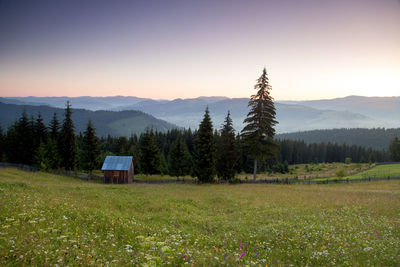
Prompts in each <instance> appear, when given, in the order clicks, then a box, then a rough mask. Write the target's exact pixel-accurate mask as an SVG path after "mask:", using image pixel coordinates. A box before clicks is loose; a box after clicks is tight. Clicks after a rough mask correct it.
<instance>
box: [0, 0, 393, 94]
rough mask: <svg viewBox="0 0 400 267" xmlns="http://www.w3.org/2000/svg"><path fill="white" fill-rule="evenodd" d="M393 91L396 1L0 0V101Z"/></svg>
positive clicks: (389, 92) (387, 92)
mask: <svg viewBox="0 0 400 267" xmlns="http://www.w3.org/2000/svg"><path fill="white" fill-rule="evenodd" d="M264 67H266V69H267V72H268V77H269V79H270V84H271V86H272V91H271V95H272V96H273V97H274V98H275V99H277V100H305V99H328V98H335V97H344V96H348V95H364V96H399V95H400V0H351V1H349V0H335V1H332V0H246V1H243V0H240V1H239V0H230V1H227V0H226V1H224V0H218V1H215V0H212V1H209V0H201V1H193V0H159V1H153V0H144V1H134V0H131V1H128V0H126V1H103V0H80V1H70V0H65V1H62V0H48V1H43V0H35V1H32V0H26V1H22V0H21V1H20V0H0V96H3V97H12V96H71V97H73V96H114V95H124V96H137V97H148V98H153V99H175V98H193V97H198V96H227V97H232V98H234V97H249V96H250V95H252V94H254V92H255V91H254V84H255V81H256V79H257V78H258V77H259V76H260V75H261V73H262V69H263V68H264Z"/></svg>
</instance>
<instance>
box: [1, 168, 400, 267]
mask: <svg viewBox="0 0 400 267" xmlns="http://www.w3.org/2000/svg"><path fill="white" fill-rule="evenodd" d="M399 207H400V181H381V182H369V183H356V184H334V185H266V184H257V185H254V184H242V185H192V184H164V185H146V184H134V185H103V184H97V183H90V182H85V181H80V180H78V179H74V178H71V177H63V176H56V175H52V174H47V173H30V172H23V171H20V170H15V169H0V265H3V266H4V265H6V266H7V265H8V266H15V265H36V266H38V265H40V266H42V265H45V266H48V265H56V264H57V265H59V266H65V265H70V266H72V265H73V266H75V265H84V266H87V265H104V264H111V265H140V266H146V265H158V266H160V265H168V264H170V265H175V266H181V265H185V264H187V265H190V266H192V265H193V266H204V265H211V266H221V265H234V266H237V265H240V266H245V265H249V266H251V265H256V266H266V265H268V266H271V265H272V266H278V265H280V266H290V265H294V266H304V265H309V266H328V265H329V266H331V265H340V266H353V265H355V266H367V265H372V266H374V265H375V266H396V265H398V264H399V262H400V218H399V214H400V208H399ZM241 244H242V245H241ZM240 246H241V248H240ZM241 256H242V257H241Z"/></svg>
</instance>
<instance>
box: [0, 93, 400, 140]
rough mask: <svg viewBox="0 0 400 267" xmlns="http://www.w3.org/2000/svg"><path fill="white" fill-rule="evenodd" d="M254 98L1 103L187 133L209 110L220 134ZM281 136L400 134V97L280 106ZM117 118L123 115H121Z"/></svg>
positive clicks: (36, 99) (284, 103) (17, 100)
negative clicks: (134, 117) (153, 122)
mask: <svg viewBox="0 0 400 267" xmlns="http://www.w3.org/2000/svg"><path fill="white" fill-rule="evenodd" d="M248 100H249V99H248V98H227V97H199V98H192V99H175V100H153V99H148V98H138V97H123V96H114V97H12V98H0V102H3V103H10V104H18V105H48V106H53V107H58V108H64V107H65V103H66V101H70V103H71V104H72V107H73V108H78V109H79V108H83V109H88V110H92V111H96V110H109V111H127V110H139V111H142V112H145V113H148V114H150V115H152V116H154V117H156V118H158V119H162V120H165V121H168V122H170V123H172V124H175V125H178V126H181V127H186V128H188V127H190V128H192V129H195V128H197V127H198V125H199V123H200V121H201V120H202V117H203V114H204V110H205V108H206V107H207V106H208V107H209V109H210V114H211V117H212V120H213V124H214V127H216V128H220V126H221V125H222V123H223V121H224V118H225V116H226V113H227V111H228V110H230V112H231V117H232V120H233V124H234V127H235V129H236V130H237V131H240V130H241V129H242V128H243V120H244V118H245V117H246V115H247V113H248V107H247V104H248ZM275 106H276V109H277V120H278V122H279V124H278V125H277V126H276V129H277V132H278V133H288V132H297V131H308V130H314V129H334V128H376V127H386V128H396V127H399V126H400V116H399V115H400V97H362V96H348V97H345V98H336V99H331V100H312V101H276V102H275ZM116 114H117V113H116Z"/></svg>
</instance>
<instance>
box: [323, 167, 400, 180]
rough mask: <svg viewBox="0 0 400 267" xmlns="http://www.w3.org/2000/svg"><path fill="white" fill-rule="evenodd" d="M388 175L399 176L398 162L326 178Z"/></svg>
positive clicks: (337, 178)
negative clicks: (343, 175)
mask: <svg viewBox="0 0 400 267" xmlns="http://www.w3.org/2000/svg"><path fill="white" fill-rule="evenodd" d="M388 177H400V164H389V165H378V166H374V167H372V168H370V169H367V170H365V171H361V172H359V173H356V174H353V175H346V176H345V177H336V176H333V177H329V178H328V180H341V179H345V180H346V179H347V178H348V179H350V180H358V179H364V178H372V179H373V178H380V179H382V178H388ZM326 179H327V178H325V179H315V180H326Z"/></svg>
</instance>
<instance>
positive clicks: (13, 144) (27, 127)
mask: <svg viewBox="0 0 400 267" xmlns="http://www.w3.org/2000/svg"><path fill="white" fill-rule="evenodd" d="M32 124H33V123H32V120H29V119H28V116H27V114H26V112H25V110H24V111H23V113H22V116H21V118H20V119H19V120H18V122H17V123H16V124H15V125H14V126H13V128H14V129H13V130H12V131H10V134H11V136H10V144H9V151H8V152H9V153H8V155H9V156H10V160H11V162H15V163H22V164H27V165H31V164H32V163H33V158H34V155H35V147H34V144H33V142H32V140H33V136H34V133H33V131H34V129H33V125H32Z"/></svg>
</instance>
